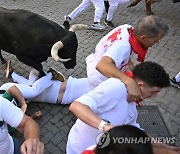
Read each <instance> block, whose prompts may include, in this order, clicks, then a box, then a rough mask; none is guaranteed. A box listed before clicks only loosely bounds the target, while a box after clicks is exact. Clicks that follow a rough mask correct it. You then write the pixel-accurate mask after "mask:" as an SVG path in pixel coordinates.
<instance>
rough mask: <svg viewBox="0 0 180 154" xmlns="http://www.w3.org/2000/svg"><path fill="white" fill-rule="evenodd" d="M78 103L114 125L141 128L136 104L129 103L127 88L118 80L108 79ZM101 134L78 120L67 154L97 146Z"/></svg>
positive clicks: (70, 135) (72, 129)
mask: <svg viewBox="0 0 180 154" xmlns="http://www.w3.org/2000/svg"><path fill="white" fill-rule="evenodd" d="M76 101H78V102H80V103H82V104H85V105H88V106H89V107H90V108H91V110H92V111H93V112H94V113H95V114H96V115H98V116H99V117H100V118H101V119H104V120H106V121H109V122H110V123H111V124H112V125H124V124H129V125H134V126H136V127H138V128H139V124H137V123H136V119H137V109H136V103H135V102H133V103H128V102H127V91H126V87H125V85H124V83H122V82H121V81H120V80H118V79H115V78H109V79H107V80H106V81H104V82H102V83H100V84H99V85H98V86H97V87H96V88H95V89H94V90H92V91H90V92H88V93H87V94H85V95H83V96H81V97H80V98H78V99H77V100H76ZM100 133H101V132H100V131H99V130H98V129H96V128H93V127H91V126H89V125H87V124H85V123H84V122H82V121H81V120H80V119H78V120H77V121H76V123H75V124H74V125H73V127H72V128H71V130H70V133H69V136H68V143H67V154H80V153H81V152H82V151H83V150H85V149H87V148H88V147H89V146H91V145H95V144H96V137H97V136H98V134H100Z"/></svg>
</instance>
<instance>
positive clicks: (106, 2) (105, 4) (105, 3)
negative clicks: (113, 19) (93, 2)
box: [104, 0, 109, 13]
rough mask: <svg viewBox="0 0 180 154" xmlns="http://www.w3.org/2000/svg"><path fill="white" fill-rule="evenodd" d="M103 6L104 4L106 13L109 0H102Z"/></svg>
mask: <svg viewBox="0 0 180 154" xmlns="http://www.w3.org/2000/svg"><path fill="white" fill-rule="evenodd" d="M104 6H105V10H106V13H108V10H109V2H108V1H107V0H105V1H104Z"/></svg>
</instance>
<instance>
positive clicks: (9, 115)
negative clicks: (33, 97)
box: [0, 97, 23, 154]
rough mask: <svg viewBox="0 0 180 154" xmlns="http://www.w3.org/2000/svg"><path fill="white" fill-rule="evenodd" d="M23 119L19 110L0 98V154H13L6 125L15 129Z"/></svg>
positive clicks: (11, 142)
mask: <svg viewBox="0 0 180 154" xmlns="http://www.w3.org/2000/svg"><path fill="white" fill-rule="evenodd" d="M22 118H23V112H22V111H21V109H20V108H18V107H16V106H15V105H13V104H12V103H11V102H9V101H8V100H7V99H5V98H3V97H0V154H13V153H14V144H13V140H12V137H11V136H10V135H9V132H8V127H7V124H9V125H10V126H11V127H15V128H16V127H17V126H18V125H19V124H20V122H21V120H22Z"/></svg>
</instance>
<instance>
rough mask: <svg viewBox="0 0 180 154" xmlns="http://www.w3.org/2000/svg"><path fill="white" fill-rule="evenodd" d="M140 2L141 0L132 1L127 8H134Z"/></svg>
mask: <svg viewBox="0 0 180 154" xmlns="http://www.w3.org/2000/svg"><path fill="white" fill-rule="evenodd" d="M140 1H142V0H133V1H132V2H131V3H130V4H129V5H128V6H127V7H133V6H136V5H137V4H138V3H139V2H140Z"/></svg>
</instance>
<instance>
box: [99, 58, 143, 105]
mask: <svg viewBox="0 0 180 154" xmlns="http://www.w3.org/2000/svg"><path fill="white" fill-rule="evenodd" d="M96 69H97V70H98V71H99V72H100V73H102V74H103V75H104V76H106V77H109V78H110V77H114V78H117V79H120V80H121V81H122V82H123V83H124V84H125V85H126V87H127V90H128V101H129V102H132V101H136V100H139V99H140V98H141V92H140V88H139V86H138V85H137V83H136V82H135V81H134V80H133V79H132V78H130V77H128V76H126V75H125V74H124V73H123V72H121V71H120V70H119V69H118V68H117V67H116V65H115V64H114V61H113V59H111V58H110V57H107V56H104V57H102V59H101V60H100V61H99V63H98V64H97V66H96Z"/></svg>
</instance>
